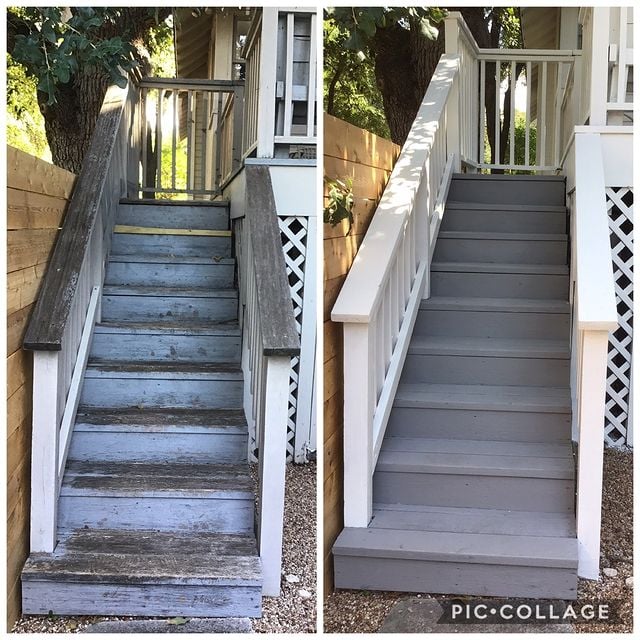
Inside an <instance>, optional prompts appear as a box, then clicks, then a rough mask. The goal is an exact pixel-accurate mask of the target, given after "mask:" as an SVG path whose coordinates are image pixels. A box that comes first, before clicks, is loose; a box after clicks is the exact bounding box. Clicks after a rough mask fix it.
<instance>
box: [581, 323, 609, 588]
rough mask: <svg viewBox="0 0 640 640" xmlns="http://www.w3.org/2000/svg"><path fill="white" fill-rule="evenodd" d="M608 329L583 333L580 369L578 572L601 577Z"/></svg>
mask: <svg viewBox="0 0 640 640" xmlns="http://www.w3.org/2000/svg"><path fill="white" fill-rule="evenodd" d="M608 342H609V333H608V332H607V331H585V332H583V334H582V340H581V344H580V345H578V348H581V349H582V366H581V367H580V371H579V372H578V389H579V396H578V397H579V406H578V412H579V414H578V415H579V424H580V427H579V428H580V453H579V456H578V483H577V484H578V491H577V504H576V531H577V535H578V575H579V576H580V577H582V578H589V579H592V580H597V579H598V577H599V575H600V523H601V519H602V465H603V455H604V432H603V429H604V405H605V399H606V398H605V394H606V386H607V348H608Z"/></svg>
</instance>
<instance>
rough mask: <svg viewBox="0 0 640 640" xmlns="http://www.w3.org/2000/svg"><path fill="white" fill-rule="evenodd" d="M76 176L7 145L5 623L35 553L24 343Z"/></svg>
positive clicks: (16, 612) (16, 609)
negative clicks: (31, 530)
mask: <svg viewBox="0 0 640 640" xmlns="http://www.w3.org/2000/svg"><path fill="white" fill-rule="evenodd" d="M74 182H75V176H74V175H73V174H72V173H69V172H68V171H64V170H63V169H60V168H58V167H56V166H54V165H52V164H49V163H48V162H44V161H43V160H39V159H38V158H34V157H33V156H30V155H28V154H26V153H24V152H23V151H19V150H18V149H14V148H12V147H7V186H8V189H7V220H6V228H7V626H8V627H9V628H11V626H12V625H13V623H14V622H15V620H16V619H17V618H18V617H19V616H20V599H21V592H20V571H21V569H22V565H23V564H24V561H25V559H26V557H27V554H28V550H29V494H30V484H29V483H30V460H31V415H32V403H33V402H32V389H31V385H32V373H33V372H32V356H31V354H30V353H28V352H26V351H22V349H21V346H22V338H23V335H24V332H25V329H26V326H27V324H28V321H29V317H30V315H31V312H32V311H33V308H34V302H35V300H36V298H37V295H38V289H39V287H40V283H41V282H42V278H43V276H44V274H45V272H46V269H47V261H48V259H49V256H50V255H51V250H52V248H53V245H54V242H55V239H56V236H57V233H58V229H59V227H60V225H61V224H62V220H63V217H64V213H65V210H66V205H67V202H68V200H69V198H70V197H71V193H72V191H73V186H74Z"/></svg>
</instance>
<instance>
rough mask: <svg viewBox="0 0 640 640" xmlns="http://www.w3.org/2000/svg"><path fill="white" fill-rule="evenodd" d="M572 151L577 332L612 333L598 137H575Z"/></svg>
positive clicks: (614, 315)
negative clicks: (574, 181)
mask: <svg viewBox="0 0 640 640" xmlns="http://www.w3.org/2000/svg"><path fill="white" fill-rule="evenodd" d="M575 148H576V151H575V158H576V168H575V180H576V205H575V208H576V210H575V214H576V216H577V217H576V237H575V243H576V249H577V250H576V265H575V268H576V286H577V299H578V306H577V310H576V314H577V321H578V328H579V329H580V330H585V329H589V330H597V331H612V330H614V329H615V328H616V327H617V326H618V312H617V309H616V300H615V289H614V278H613V266H612V263H611V246H610V244H609V225H608V221H607V209H606V195H605V178H604V166H603V154H602V145H601V141H600V136H599V135H598V134H591V133H587V134H584V133H581V134H576V137H575Z"/></svg>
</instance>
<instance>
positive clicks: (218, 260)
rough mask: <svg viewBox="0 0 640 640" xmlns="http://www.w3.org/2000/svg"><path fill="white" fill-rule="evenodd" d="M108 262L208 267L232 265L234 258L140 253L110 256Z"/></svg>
mask: <svg viewBox="0 0 640 640" xmlns="http://www.w3.org/2000/svg"><path fill="white" fill-rule="evenodd" d="M109 262H110V263H112V262H135V263H141V264H144V263H153V264H208V265H217V264H220V265H233V264H235V262H236V260H235V258H223V257H221V256H198V257H193V256H176V255H173V254H168V253H167V254H158V253H152V254H151V253H150V254H147V253H140V254H137V255H127V254H112V255H110V256H109Z"/></svg>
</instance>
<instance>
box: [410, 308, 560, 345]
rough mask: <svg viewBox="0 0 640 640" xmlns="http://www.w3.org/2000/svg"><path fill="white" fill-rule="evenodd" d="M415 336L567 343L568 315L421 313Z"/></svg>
mask: <svg viewBox="0 0 640 640" xmlns="http://www.w3.org/2000/svg"><path fill="white" fill-rule="evenodd" d="M414 333H415V335H430V336H445V337H460V336H465V337H470V338H531V339H538V340H568V339H569V314H567V313H512V312H506V311H452V310H446V311H444V310H443V311H439V310H435V309H433V310H432V309H421V310H420V311H418V316H417V318H416V324H415V328H414Z"/></svg>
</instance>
